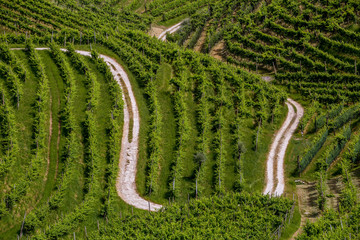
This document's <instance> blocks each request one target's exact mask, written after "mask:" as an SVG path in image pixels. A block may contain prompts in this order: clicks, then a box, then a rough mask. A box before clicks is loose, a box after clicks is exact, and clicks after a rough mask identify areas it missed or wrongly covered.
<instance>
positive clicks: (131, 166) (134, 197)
mask: <svg viewBox="0 0 360 240" xmlns="http://www.w3.org/2000/svg"><path fill="white" fill-rule="evenodd" d="M12 50H23V48H13V49H12ZM36 50H49V48H36ZM61 50H62V51H66V49H61ZM76 52H77V53H79V54H81V55H84V56H88V57H91V53H90V52H88V51H80V50H77V51H76ZM99 56H100V57H101V58H102V59H104V61H105V62H106V64H107V65H108V66H109V68H110V70H111V73H112V74H113V76H114V79H115V80H116V81H117V83H118V84H119V85H120V87H121V89H122V90H123V92H125V91H124V90H126V92H127V93H128V96H129V98H130V106H128V105H127V101H125V96H124V94H123V96H122V97H123V100H124V126H123V136H122V141H121V151H120V161H119V169H120V170H119V174H118V177H117V180H116V190H117V193H118V195H119V196H120V197H121V198H122V199H123V200H124V201H125V202H126V203H127V204H129V205H132V206H134V207H136V208H139V209H143V210H149V211H158V210H159V209H160V208H162V205H159V204H156V203H152V202H150V201H147V200H145V199H143V198H142V197H140V195H139V194H138V192H137V191H136V182H135V177H136V166H137V160H138V146H139V130H140V117H139V110H138V107H137V104H136V100H135V96H134V93H133V91H132V87H131V84H130V80H129V77H128V75H127V74H126V72H125V70H124V69H123V68H122V67H121V65H120V64H119V63H117V62H116V61H115V60H114V59H112V58H110V57H108V56H105V55H102V54H100V55H99ZM120 79H122V82H123V83H124V86H123V84H122V83H121V81H120ZM129 107H131V110H132V117H133V126H132V139H131V142H129V129H130V111H129Z"/></svg>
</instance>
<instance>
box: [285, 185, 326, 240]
mask: <svg viewBox="0 0 360 240" xmlns="http://www.w3.org/2000/svg"><path fill="white" fill-rule="evenodd" d="M296 193H297V195H298V202H299V209H300V214H301V223H300V228H299V229H298V230H297V231H296V232H295V233H294V235H293V236H292V238H291V239H295V237H296V236H298V235H299V234H300V233H301V232H302V227H303V226H305V224H306V222H307V221H310V222H314V221H315V220H316V218H317V217H318V216H319V215H320V211H319V208H318V204H317V202H316V201H317V198H318V192H317V190H316V182H311V183H305V184H301V185H297V186H296Z"/></svg>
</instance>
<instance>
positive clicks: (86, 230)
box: [85, 226, 88, 239]
mask: <svg viewBox="0 0 360 240" xmlns="http://www.w3.org/2000/svg"><path fill="white" fill-rule="evenodd" d="M85 238H86V239H87V238H88V236H87V230H86V226H85Z"/></svg>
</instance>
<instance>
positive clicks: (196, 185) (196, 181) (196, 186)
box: [195, 178, 198, 199]
mask: <svg viewBox="0 0 360 240" xmlns="http://www.w3.org/2000/svg"><path fill="white" fill-rule="evenodd" d="M197 195H198V180H197V178H196V180H195V198H196V199H197Z"/></svg>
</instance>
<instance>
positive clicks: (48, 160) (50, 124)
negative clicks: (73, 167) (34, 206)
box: [44, 96, 53, 182]
mask: <svg viewBox="0 0 360 240" xmlns="http://www.w3.org/2000/svg"><path fill="white" fill-rule="evenodd" d="M51 102H52V99H51V96H50V106H51ZM52 121H53V118H52V111H51V109H50V117H49V139H48V157H47V166H46V173H45V176H44V182H46V180H47V177H48V174H49V167H50V143H51V137H52V129H53V127H52Z"/></svg>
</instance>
